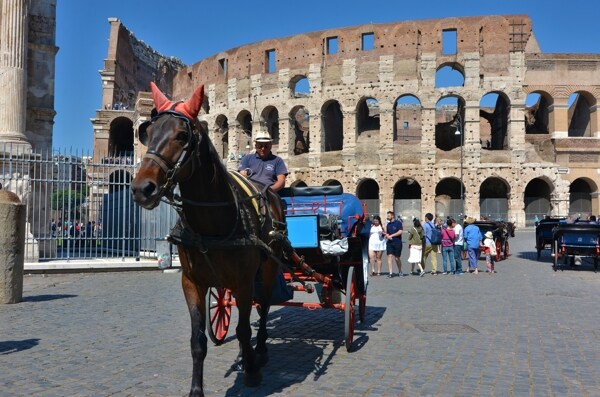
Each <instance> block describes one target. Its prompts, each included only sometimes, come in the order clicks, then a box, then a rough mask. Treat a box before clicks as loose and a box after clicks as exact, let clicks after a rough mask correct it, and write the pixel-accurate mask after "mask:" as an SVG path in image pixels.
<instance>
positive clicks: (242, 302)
mask: <svg viewBox="0 0 600 397" xmlns="http://www.w3.org/2000/svg"><path fill="white" fill-rule="evenodd" d="M242 289H243V290H242ZM253 291H254V286H253V285H252V284H251V283H247V284H246V285H244V286H243V287H242V288H241V289H240V290H239V291H237V292H238V293H237V296H236V304H237V308H238V313H239V320H238V325H237V327H236V328H235V332H236V335H237V338H238V341H239V342H240V348H241V352H242V363H243V368H244V384H245V385H246V386H250V387H256V386H258V385H259V384H260V381H261V380H262V375H261V373H260V367H258V366H257V365H256V354H255V352H254V348H253V347H252V344H251V343H250V339H251V337H252V329H251V328H250V313H251V311H252V300H253V297H252V295H253Z"/></svg>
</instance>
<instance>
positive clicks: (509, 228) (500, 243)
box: [473, 220, 515, 261]
mask: <svg viewBox="0 0 600 397" xmlns="http://www.w3.org/2000/svg"><path fill="white" fill-rule="evenodd" d="M473 224H475V225H477V227H479V230H480V231H481V235H485V234H486V233H487V232H492V234H493V236H494V241H495V242H496V261H500V260H502V259H506V258H508V255H509V254H510V246H509V244H508V239H509V238H510V237H515V225H514V224H513V223H512V222H504V221H502V220H496V221H489V220H480V221H475V222H473Z"/></svg>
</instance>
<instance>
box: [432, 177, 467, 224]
mask: <svg viewBox="0 0 600 397" xmlns="http://www.w3.org/2000/svg"><path fill="white" fill-rule="evenodd" d="M464 194H465V190H464V186H462V195H463V197H464ZM461 210H462V199H461V181H460V179H458V178H455V177H449V178H443V179H441V180H440V181H439V182H438V184H437V185H436V186H435V215H436V216H439V217H442V218H446V217H447V216H450V217H452V218H454V219H460V215H461Z"/></svg>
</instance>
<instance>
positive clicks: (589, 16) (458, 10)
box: [54, 0, 600, 153]
mask: <svg viewBox="0 0 600 397" xmlns="http://www.w3.org/2000/svg"><path fill="white" fill-rule="evenodd" d="M56 13H57V16H56V18H57V22H56V23H57V27H56V45H57V46H58V47H59V51H58V53H57V55H56V85H55V109H56V112H57V115H56V117H55V124H54V148H56V149H59V148H60V149H73V150H75V149H77V150H82V151H83V152H84V153H85V152H86V151H91V150H92V148H93V131H92V124H91V122H90V119H91V118H93V117H94V116H95V112H96V109H98V108H100V105H101V81H100V74H99V73H98V71H99V70H101V69H102V68H103V61H104V59H105V58H106V56H107V51H108V35H109V24H108V18H109V17H116V18H119V19H120V20H121V21H122V22H123V23H124V24H125V26H127V28H128V29H129V30H131V31H132V32H133V33H134V34H135V36H136V37H137V38H138V39H140V40H143V41H144V42H146V43H147V44H149V45H150V46H151V47H153V48H154V49H155V50H157V51H159V52H160V53H162V54H164V55H169V56H176V57H178V58H180V59H181V60H183V62H184V63H186V64H192V63H195V62H197V61H199V60H201V59H203V58H206V57H208V56H211V55H214V54H215V53H218V52H220V51H223V50H227V49H230V48H234V47H238V46H240V45H243V44H248V43H252V42H255V41H260V40H265V39H269V38H273V37H284V36H290V35H294V34H298V33H302V32H312V31H318V30H324V29H330V28H336V27H345V26H355V25H362V24H365V23H387V22H396V21H407V20H415V19H432V18H445V17H459V16H477V15H500V14H527V15H529V16H530V17H531V19H532V21H533V30H534V33H535V35H536V38H537V40H538V42H539V45H540V47H541V49H542V51H543V52H559V53H600V29H598V24H599V23H600V5H598V2H597V0H570V1H566V0H505V1H503V2H495V1H482V0H449V1H448V0H447V1H439V0H426V1H408V0H405V1H396V2H392V1H383V0H369V1H355V0H342V1H339V0H327V1H323V0H319V1H313V0H305V1H301V2H300V1H297V2H287V1H281V0H261V1H248V0H245V1H238V0H229V1H214V2H206V1H199V0H188V1H182V0H179V1H164V0H162V1H158V0H102V1H89V0H83V1H82V0H57V12H56Z"/></svg>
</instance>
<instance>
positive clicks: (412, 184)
mask: <svg viewBox="0 0 600 397" xmlns="http://www.w3.org/2000/svg"><path fill="white" fill-rule="evenodd" d="M421 195H422V191H421V185H419V182H417V181H416V180H415V179H413V178H410V177H406V178H402V179H400V180H399V181H398V182H396V184H395V185H394V213H395V214H400V216H401V217H402V219H412V217H414V216H416V217H418V218H422V216H421Z"/></svg>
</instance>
